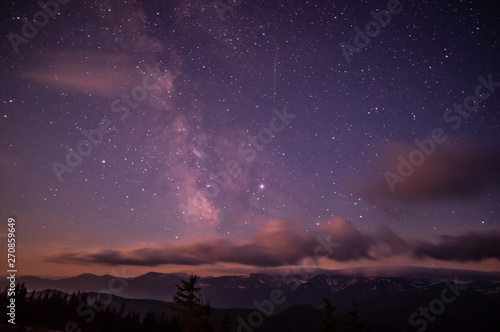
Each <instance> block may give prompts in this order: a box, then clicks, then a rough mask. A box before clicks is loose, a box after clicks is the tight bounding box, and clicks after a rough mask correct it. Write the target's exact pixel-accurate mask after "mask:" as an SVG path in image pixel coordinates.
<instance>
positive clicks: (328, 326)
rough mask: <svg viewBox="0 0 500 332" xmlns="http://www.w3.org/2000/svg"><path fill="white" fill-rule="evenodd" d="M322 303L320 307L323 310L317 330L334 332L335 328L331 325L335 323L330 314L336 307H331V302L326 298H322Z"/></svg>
mask: <svg viewBox="0 0 500 332" xmlns="http://www.w3.org/2000/svg"><path fill="white" fill-rule="evenodd" d="M323 303H324V304H323V308H322V309H321V311H322V312H323V318H322V319H321V323H320V325H319V330H320V332H334V331H335V329H334V327H333V323H335V319H334V318H333V317H332V315H333V313H334V312H335V311H336V310H337V308H334V307H332V303H331V302H330V299H328V298H325V299H323Z"/></svg>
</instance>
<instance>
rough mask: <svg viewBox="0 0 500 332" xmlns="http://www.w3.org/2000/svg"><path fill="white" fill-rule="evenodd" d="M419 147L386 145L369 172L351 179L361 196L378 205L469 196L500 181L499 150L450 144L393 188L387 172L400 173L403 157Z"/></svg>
mask: <svg viewBox="0 0 500 332" xmlns="http://www.w3.org/2000/svg"><path fill="white" fill-rule="evenodd" d="M416 148H417V146H416V145H415V144H412V145H407V144H389V143H385V144H383V145H382V146H381V147H380V149H379V153H378V158H377V159H376V160H374V161H373V162H372V165H371V166H372V169H371V172H370V173H369V174H367V175H366V176H364V177H362V178H358V177H357V178H356V179H352V180H350V182H351V183H350V184H352V185H353V186H354V187H355V188H356V189H357V191H358V192H359V193H360V195H361V196H362V197H363V198H365V199H366V200H369V201H371V202H374V203H377V204H378V205H379V207H383V206H384V205H390V204H388V203H387V200H391V201H403V202H405V201H406V202H414V201H416V200H420V201H424V200H436V199H448V198H468V197H472V196H477V195H480V194H481V193H482V192H483V190H484V188H486V187H487V186H489V185H498V184H500V150H498V149H489V150H488V149H485V148H482V147H477V146H476V147H466V146H459V147H451V146H450V145H446V144H445V145H438V146H436V148H435V151H434V153H432V154H431V155H430V156H426V157H425V160H424V161H423V163H422V164H421V165H419V166H416V167H415V170H414V171H413V172H412V174H411V175H409V176H407V177H403V178H404V180H403V182H397V183H395V184H394V189H395V190H394V191H391V189H390V187H389V185H388V183H387V181H386V179H385V177H384V174H385V172H387V171H388V172H392V173H393V174H395V175H399V173H398V167H399V165H400V163H401V162H400V160H399V159H398V157H400V156H402V157H403V158H404V159H406V160H408V156H409V155H410V153H411V152H412V151H414V150H415V149H416Z"/></svg>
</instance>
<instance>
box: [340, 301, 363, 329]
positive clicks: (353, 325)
mask: <svg viewBox="0 0 500 332" xmlns="http://www.w3.org/2000/svg"><path fill="white" fill-rule="evenodd" d="M351 306H352V311H349V312H348V313H347V315H346V320H345V322H344V326H345V332H362V331H365V328H366V324H364V323H360V322H359V321H358V313H359V309H358V304H357V303H356V301H352V303H351Z"/></svg>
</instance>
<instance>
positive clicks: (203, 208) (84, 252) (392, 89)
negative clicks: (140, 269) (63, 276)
mask: <svg viewBox="0 0 500 332" xmlns="http://www.w3.org/2000/svg"><path fill="white" fill-rule="evenodd" d="M4 7H6V8H4V10H3V11H2V25H1V29H2V35H3V36H4V37H3V44H2V51H1V62H2V63H1V64H2V66H1V68H2V71H3V75H2V87H1V96H2V98H1V99H0V101H1V102H2V109H1V112H2V113H1V118H0V119H1V120H0V132H1V134H0V135H1V137H2V138H1V143H2V144H1V147H0V148H1V154H0V179H1V183H2V189H1V202H2V203H1V208H2V210H1V215H2V219H3V220H7V218H8V217H10V216H13V217H15V218H16V220H18V230H17V232H18V233H19V237H21V238H22V239H23V240H24V244H19V246H20V249H19V250H20V251H21V253H23V254H24V255H25V256H26V257H31V258H29V259H28V258H26V260H27V263H26V265H27V266H26V269H27V272H29V271H32V273H34V271H36V269H38V270H40V271H43V273H45V274H51V273H55V274H57V273H65V272H63V270H62V269H63V268H64V266H65V264H75V262H85V264H90V263H96V262H97V263H110V260H113V259H111V258H109V257H108V253H113V254H110V256H112V257H114V258H116V257H121V258H123V259H117V260H116V261H114V262H113V263H112V264H128V265H131V266H151V265H154V264H149V261H150V260H153V261H155V259H156V258H158V257H161V259H160V260H159V261H160V262H161V264H159V265H163V266H170V267H172V266H173V268H172V269H173V270H175V269H176V268H175V264H179V265H183V262H184V263H185V262H191V263H192V262H196V264H194V263H193V264H192V265H201V264H212V263H214V262H219V263H220V262H222V263H238V264H242V265H245V266H252V265H256V266H259V264H258V262H259V261H260V262H262V264H260V266H281V265H283V264H289V263H293V264H296V263H297V262H299V261H300V259H302V258H304V257H306V256H307V255H308V250H309V249H310V248H314V245H313V244H311V243H309V242H310V241H313V240H312V239H314V237H313V235H314V234H318V235H320V234H331V235H332V236H337V239H338V242H339V243H342V242H344V246H345V247H346V249H345V250H346V252H345V255H344V256H342V255H341V254H339V255H340V256H339V257H341V258H335V257H332V262H334V263H335V262H343V263H345V262H354V261H359V260H362V259H369V260H372V261H376V260H381V259H382V258H381V257H386V258H387V257H400V258H398V259H402V260H403V261H405V262H406V261H407V262H410V260H411V262H412V264H413V263H415V262H416V261H419V260H420V261H424V260H425V259H431V258H432V259H435V260H436V261H433V262H432V264H434V263H435V262H439V260H442V261H445V262H447V261H454V262H465V263H464V264H467V262H469V261H475V262H479V261H482V260H490V261H487V263H485V264H491V263H492V262H493V264H498V258H499V254H498V252H496V253H494V254H490V253H489V252H486V253H483V252H482V251H481V249H480V248H477V252H476V251H474V252H472V253H467V254H464V255H463V256H460V255H458V254H457V255H456V256H455V255H453V254H452V253H450V250H451V249H450V248H451V247H453V248H455V245H456V244H455V242H453V244H452V245H450V246H451V247H448V246H447V244H446V243H447V242H446V241H445V240H443V239H444V238H443V237H441V236H445V238H446V236H452V237H453V239H455V240H456V241H458V239H460V240H463V241H470V242H471V248H476V246H480V243H481V242H482V241H481V240H480V239H487V240H484V241H483V242H485V243H486V242H488V241H493V240H491V239H490V237H489V236H497V237H499V235H498V233H496V232H498V230H499V219H498V216H499V214H500V208H499V198H500V195H499V183H500V173H499V171H498V170H499V169H500V153H499V149H498V147H499V143H500V137H499V132H500V131H499V125H500V122H499V117H498V106H499V104H500V93H499V92H498V90H499V88H500V83H498V82H500V70H499V69H500V68H499V64H498V56H499V49H498V35H497V33H498V31H499V27H500V24H499V23H500V22H499V20H500V18H499V11H498V9H496V8H495V7H494V5H493V4H491V5H488V4H484V3H480V2H478V1H465V2H460V3H455V2H438V1H423V2H421V1H420V2H411V1H407V2H402V3H399V2H397V1H392V0H391V1H389V2H387V1H379V2H377V1H375V2H374V1H370V2H356V3H353V2H351V1H306V2H304V1H288V2H286V3H285V2H273V1H257V2H255V1H252V2H250V1H239V2H234V3H233V4H232V6H231V7H227V6H225V5H224V6H222V7H221V6H220V5H219V7H217V8H216V7H215V6H214V4H213V3H212V2H211V1H209V0H206V1H205V0H195V1H138V0H137V1H123V2H121V1H120V2H119V1H99V2H93V1H84V2H77V1H62V0H61V1H59V2H56V1H48V2H47V6H46V7H45V8H44V9H43V8H42V7H40V5H39V4H38V3H37V2H20V1H9V2H7V3H6V4H5V6H4ZM37 13H38V14H37ZM40 13H41V14H40ZM24 18H26V19H24ZM444 137H446V138H444ZM401 164H403V165H401ZM273 225H274V226H273ZM276 225H279V227H278V226H276ZM287 225H290V226H287ZM292 225H295V226H292ZM2 227H3V226H2ZM273 227H274V228H273ZM276 227H277V229H278V230H279V231H276V234H278V235H276V236H277V238H278V239H279V238H280V236H284V237H285V238H286V237H287V236H290V237H291V238H292V239H295V238H296V239H302V240H297V241H298V242H297V248H296V249H294V250H292V252H293V254H292V253H291V252H290V251H289V250H288V249H287V248H288V246H290V245H291V244H290V243H289V242H288V240H287V241H283V242H280V241H278V242H277V244H276V246H275V247H274V246H272V245H271V244H270V243H269V242H267V241H271V240H263V238H262V236H264V238H266V239H267V237H266V236H267V234H269V232H271V234H275V233H273V232H272V231H271V230H273V229H274V230H276ZM296 227H297V228H296ZM381 229H383V230H388V229H390V234H393V235H394V238H393V237H392V236H391V237H390V238H391V239H393V240H390V241H389V240H387V239H386V238H384V237H383V236H382V235H380V234H386V233H384V232H385V231H382V233H380V232H381ZM287 232H289V234H288V235H286V234H285V235H283V234H284V233H287ZM353 232H354V233H356V234H358V233H359V238H358V237H356V239H359V241H358V242H355V243H357V244H359V247H356V248H355V246H347V245H346V241H348V239H350V237H349V236H348V235H346V234H351V235H352V234H354V233H353ZM259 234H260V235H259ZM262 234H264V235H262ZM279 234H281V235H279ZM488 234H489V235H488ZM344 235H345V236H347V237H345V236H344ZM356 236H358V235H356ZM384 239H385V240H384ZM394 239H397V240H394ZM455 240H453V241H455ZM262 241H264V242H262ZM419 241H424V242H419ZM429 241H430V242H429ZM432 241H434V242H432ZM271 242H272V241H271ZM280 243H282V244H283V246H280ZM488 243H489V242H488ZM351 244H352V243H351ZM396 244H397V245H396ZM204 245H206V248H219V249H220V248H224V250H228V251H231V252H232V254H233V255H229V253H227V254H228V255H229V256H231V257H229V258H228V256H227V255H225V254H224V255H223V254H221V253H219V252H217V253H214V252H212V251H210V252H205V253H204V254H203V255H201V253H202V252H203V250H201V249H200V248H205V247H204ZM219 245H220V247H218V246H219ZM245 245H248V246H250V247H251V248H254V249H255V250H253V251H252V250H250V251H247V250H246V249H242V246H243V248H247V247H244V246H245ZM178 246H179V247H178ZM200 246H201V247H200ZM141 248H142V249H144V248H150V249H151V250H153V251H152V252H150V254H148V255H145V256H141V255H142V254H140V253H142V251H140V250H142V249H141ZM172 248H174V249H172ZM176 248H177V249H176ZM259 248H260V249H259ZM110 250H111V251H110ZM137 250H139V251H137ZM154 250H158V252H155V251H154ZM207 250H209V249H207ZM210 250H215V249H210ZM220 250H222V249H220ZM259 250H262V252H261V251H259ZM290 250H291V249H290ZM474 250H476V249H474ZM381 251H383V252H385V253H384V254H381ZM175 252H177V254H178V255H179V257H181V256H182V257H187V258H186V259H185V260H183V259H180V260H179V261H177V260H176V259H174V258H172V257H173V256H175V255H176V254H174V253H175ZM388 252H390V253H388ZM236 253H239V254H240V258H238V257H235V255H236ZM91 254H92V255H91ZM88 255H91V256H88ZM183 255H185V256H183ZM200 255H201V256H200ZM401 255H402V256H401ZM198 256H200V257H198ZM236 256H238V255H236ZM89 257H90V258H89ZM141 257H142V258H141ZM401 257H403V258H401ZM464 257H465V258H464ZM101 258H102V261H100V260H99V259H101ZM194 258H197V260H193V259H194ZM141 259H142V261H141ZM198 259H199V260H198ZM387 259H389V258H387ZM138 260H139V261H138ZM28 262H29V264H28ZM488 262H489V263H488ZM191 263H188V264H187V265H190V264H191ZM386 263H387V261H386ZM408 264H410V263H408ZM422 264H428V263H422ZM429 264H431V263H429ZM28 265H29V267H28ZM154 266H156V265H154ZM485 266H486V265H485ZM489 266H490V265H488V268H485V269H489V268H490V267H489ZM476 267H477V266H476ZM30 269H31V270H30ZM85 269H90V270H92V269H93V267H88V266H87V267H86V268H85ZM51 271H53V272H51ZM92 271H94V270H92ZM99 271H101V270H99ZM102 271H106V270H102Z"/></svg>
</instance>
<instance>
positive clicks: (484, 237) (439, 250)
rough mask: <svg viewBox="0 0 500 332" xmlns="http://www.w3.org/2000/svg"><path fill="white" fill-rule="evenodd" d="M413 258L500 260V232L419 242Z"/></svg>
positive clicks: (443, 237) (472, 233)
mask: <svg viewBox="0 0 500 332" xmlns="http://www.w3.org/2000/svg"><path fill="white" fill-rule="evenodd" d="M413 256H414V257H416V258H424V257H428V258H434V259H439V260H445V261H458V262H465V261H481V260H484V259H488V258H496V259H500V231H490V232H485V233H476V232H471V233H466V234H463V235H460V236H441V237H440V239H439V241H438V242H437V243H432V242H427V241H423V242H419V243H418V244H417V245H416V246H415V249H414V250H413Z"/></svg>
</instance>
